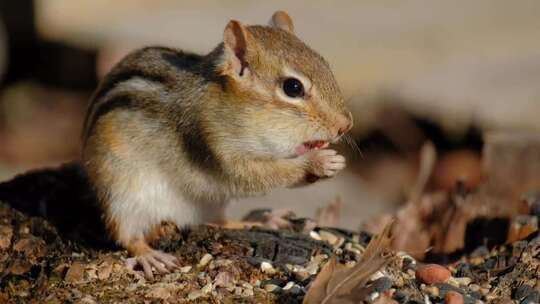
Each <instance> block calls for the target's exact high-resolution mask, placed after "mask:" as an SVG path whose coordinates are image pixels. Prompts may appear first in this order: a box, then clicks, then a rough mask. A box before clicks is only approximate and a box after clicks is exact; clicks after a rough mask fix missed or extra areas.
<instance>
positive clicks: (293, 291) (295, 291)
mask: <svg viewBox="0 0 540 304" xmlns="http://www.w3.org/2000/svg"><path fill="white" fill-rule="evenodd" d="M288 292H289V293H290V294H292V295H301V294H304V290H303V289H302V288H301V287H300V286H298V285H294V286H293V287H292V288H291V289H289V291H288Z"/></svg>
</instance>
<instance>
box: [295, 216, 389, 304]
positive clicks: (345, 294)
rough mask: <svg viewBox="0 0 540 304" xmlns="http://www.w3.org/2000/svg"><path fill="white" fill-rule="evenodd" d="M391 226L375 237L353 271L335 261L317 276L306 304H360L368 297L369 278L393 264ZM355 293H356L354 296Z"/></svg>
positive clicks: (307, 295)
mask: <svg viewBox="0 0 540 304" xmlns="http://www.w3.org/2000/svg"><path fill="white" fill-rule="evenodd" d="M391 231H392V224H390V225H388V226H386V228H385V229H384V231H383V232H382V233H381V234H380V235H378V236H377V237H375V238H374V239H373V240H372V241H371V242H370V243H369V245H368V246H367V248H366V251H365V252H364V255H363V256H362V258H361V259H360V261H358V263H356V265H355V266H354V267H352V268H346V267H345V266H343V265H341V264H339V263H338V262H337V261H336V260H335V258H332V259H331V260H330V261H329V262H328V263H327V264H326V265H325V266H324V267H323V268H322V270H321V272H320V273H319V274H318V275H317V278H316V279H315V281H314V282H313V284H312V285H311V287H310V289H309V290H308V293H307V294H306V296H305V298H304V301H303V303H304V304H315V303H321V304H337V303H357V302H358V301H359V300H363V298H364V297H365V296H366V295H367V293H366V292H362V291H363V290H364V291H365V286H366V284H367V282H368V281H369V278H370V276H371V275H372V274H373V273H375V272H377V271H378V270H379V269H381V268H382V267H383V266H385V265H386V264H388V263H389V262H390V258H389V256H388V255H387V254H388V252H389V250H390V244H391V241H392V239H391V237H390V234H391ZM353 291H354V292H353Z"/></svg>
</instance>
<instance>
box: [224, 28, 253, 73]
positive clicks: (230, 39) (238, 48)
mask: <svg viewBox="0 0 540 304" xmlns="http://www.w3.org/2000/svg"><path fill="white" fill-rule="evenodd" d="M223 46H224V53H225V54H224V55H225V58H224V60H225V62H223V72H224V73H225V74H231V73H234V75H235V76H240V77H242V76H243V75H244V73H245V72H246V69H247V67H248V63H247V61H246V52H247V31H246V29H245V28H244V26H243V25H242V24H241V23H240V22H238V21H236V20H231V21H229V23H228V24H227V26H226V27H225V31H224V33H223Z"/></svg>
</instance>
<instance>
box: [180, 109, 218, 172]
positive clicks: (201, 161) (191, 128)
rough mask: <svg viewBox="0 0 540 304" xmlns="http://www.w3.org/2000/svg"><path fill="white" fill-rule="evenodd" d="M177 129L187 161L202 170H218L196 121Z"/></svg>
mask: <svg viewBox="0 0 540 304" xmlns="http://www.w3.org/2000/svg"><path fill="white" fill-rule="evenodd" d="M195 115H196V114H195ZM178 128H179V129H181V130H177V133H178V134H182V145H183V148H184V151H185V152H186V154H187V157H188V159H189V160H190V161H191V162H192V163H193V164H195V165H197V166H198V167H199V168H201V169H202V170H205V171H215V170H219V169H220V165H219V162H218V160H217V158H216V157H215V155H214V152H213V151H212V150H211V149H210V147H209V146H208V142H207V141H206V137H205V134H204V131H203V129H202V127H201V125H200V123H199V122H198V121H197V122H195V123H192V124H190V125H188V126H186V125H183V126H178Z"/></svg>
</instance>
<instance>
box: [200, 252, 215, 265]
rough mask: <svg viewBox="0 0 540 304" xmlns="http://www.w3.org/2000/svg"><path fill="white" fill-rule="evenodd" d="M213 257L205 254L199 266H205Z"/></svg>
mask: <svg viewBox="0 0 540 304" xmlns="http://www.w3.org/2000/svg"><path fill="white" fill-rule="evenodd" d="M213 258H214V257H213V256H212V255H211V254H209V253H206V254H205V255H203V257H202V258H201V260H200V261H199V266H202V267H204V266H206V265H207V264H208V263H209V262H210V261H211V260H212V259H213Z"/></svg>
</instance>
